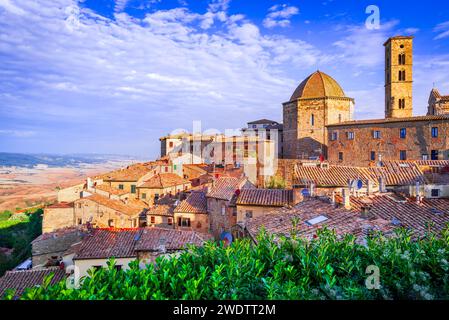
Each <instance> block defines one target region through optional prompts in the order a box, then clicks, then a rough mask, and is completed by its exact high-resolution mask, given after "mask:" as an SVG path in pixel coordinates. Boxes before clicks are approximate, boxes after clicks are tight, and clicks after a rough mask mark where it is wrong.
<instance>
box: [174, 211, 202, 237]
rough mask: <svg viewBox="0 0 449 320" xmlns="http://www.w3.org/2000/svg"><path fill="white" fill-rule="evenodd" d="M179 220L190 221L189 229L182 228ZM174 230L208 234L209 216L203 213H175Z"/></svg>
mask: <svg viewBox="0 0 449 320" xmlns="http://www.w3.org/2000/svg"><path fill="white" fill-rule="evenodd" d="M180 218H188V219H190V227H182V226H180V225H179V222H178V221H179V220H178V219H180ZM175 223H176V229H179V230H186V231H196V232H201V233H209V230H210V226H209V215H208V214H204V213H189V212H175Z"/></svg>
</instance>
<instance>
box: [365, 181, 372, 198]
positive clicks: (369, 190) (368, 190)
mask: <svg viewBox="0 0 449 320" xmlns="http://www.w3.org/2000/svg"><path fill="white" fill-rule="evenodd" d="M372 192H373V182H372V181H371V180H370V179H368V181H367V182H366V194H367V195H369V196H370V195H371V193H372Z"/></svg>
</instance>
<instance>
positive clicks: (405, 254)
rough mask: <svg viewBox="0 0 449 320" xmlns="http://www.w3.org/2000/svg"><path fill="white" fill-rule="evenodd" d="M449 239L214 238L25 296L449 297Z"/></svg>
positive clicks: (403, 234)
mask: <svg viewBox="0 0 449 320" xmlns="http://www.w3.org/2000/svg"><path fill="white" fill-rule="evenodd" d="M448 242H449V229H447V230H446V231H444V232H443V233H442V234H441V235H440V236H438V237H437V236H435V235H431V234H429V235H427V236H426V238H425V239H418V240H417V241H411V236H410V234H409V233H408V232H407V231H405V230H400V231H399V232H398V234H397V237H395V238H388V239H387V238H384V237H382V236H380V235H376V236H374V237H372V238H371V239H369V240H368V241H367V243H366V246H364V245H359V244H356V243H355V239H354V237H353V236H346V237H345V238H344V239H342V240H337V237H336V235H335V234H334V233H333V232H331V231H329V230H325V229H323V230H320V231H319V232H318V234H317V238H316V239H314V240H312V241H311V242H306V241H304V240H302V239H300V238H297V237H296V236H295V235H294V234H293V233H292V235H291V237H289V238H283V239H281V240H280V241H279V242H277V243H276V242H275V241H273V239H272V237H270V236H268V235H267V234H265V233H264V232H262V233H261V234H260V235H259V236H258V244H257V245H254V244H252V243H251V242H250V241H249V240H247V239H246V240H241V241H236V242H235V243H233V244H232V245H231V246H228V247H223V245H221V244H215V243H212V242H209V243H207V244H206V245H205V246H204V247H202V248H190V252H185V253H183V254H181V255H179V256H178V257H173V258H171V259H167V258H162V257H159V258H158V259H157V260H156V263H155V265H149V266H148V267H147V268H146V269H143V270H140V269H139V267H138V263H137V262H133V263H132V264H131V265H130V270H127V271H118V270H115V268H114V267H113V265H114V261H113V260H112V261H110V264H109V268H108V269H104V270H99V271H95V272H93V273H92V276H91V278H85V279H84V281H83V282H82V285H81V287H80V288H79V289H78V290H76V289H67V288H66V286H65V282H64V281H63V282H60V283H59V284H56V285H54V286H47V285H43V286H41V287H37V288H33V289H28V290H27V292H25V294H24V295H23V296H22V299H448V298H449V264H448V256H449V246H448ZM369 265H376V266H377V267H379V270H380V285H381V287H380V289H379V290H373V289H371V290H370V289H368V288H367V287H366V285H365V281H366V279H367V276H368V275H367V274H365V272H366V268H367V266H369ZM46 280H47V281H46V282H47V283H49V280H50V279H46ZM7 298H12V295H9V296H8V297H7Z"/></svg>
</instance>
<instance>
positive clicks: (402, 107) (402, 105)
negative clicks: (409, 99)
mask: <svg viewBox="0 0 449 320" xmlns="http://www.w3.org/2000/svg"><path fill="white" fill-rule="evenodd" d="M399 109H405V99H399Z"/></svg>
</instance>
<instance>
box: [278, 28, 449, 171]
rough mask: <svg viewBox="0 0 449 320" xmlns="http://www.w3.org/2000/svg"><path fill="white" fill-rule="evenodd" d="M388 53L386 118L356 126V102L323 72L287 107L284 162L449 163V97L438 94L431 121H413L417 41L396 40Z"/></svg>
mask: <svg viewBox="0 0 449 320" xmlns="http://www.w3.org/2000/svg"><path fill="white" fill-rule="evenodd" d="M384 47H385V117H384V118H383V119H369V120H352V116H353V102H354V100H353V99H351V98H348V97H346V96H345V94H344V92H343V90H342V88H341V87H340V85H339V84H338V83H337V82H336V81H335V80H334V79H332V78H331V77H330V76H328V75H326V74H324V73H322V72H320V71H317V72H315V73H313V74H312V75H310V76H309V77H307V78H306V79H305V80H304V81H303V82H302V83H301V84H300V85H299V86H298V88H297V89H296V90H295V92H294V93H293V95H292V97H291V99H290V101H289V102H286V103H284V104H283V111H284V158H291V159H317V158H320V160H325V159H327V160H329V162H330V163H335V164H341V165H351V166H369V165H375V164H376V163H377V162H379V161H381V160H445V159H449V139H448V137H449V135H448V133H449V114H448V111H449V96H441V95H440V94H439V92H438V90H436V89H433V90H432V91H431V94H430V97H429V107H428V115H426V116H413V99H412V93H413V92H412V84H413V73H412V72H413V70H412V69H413V37H408V36H395V37H391V38H389V39H388V40H387V41H386V42H385V43H384Z"/></svg>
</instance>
